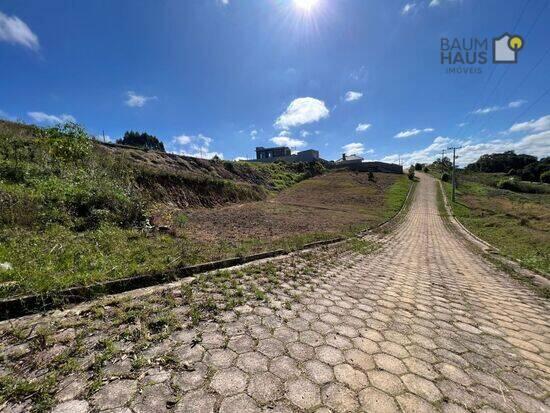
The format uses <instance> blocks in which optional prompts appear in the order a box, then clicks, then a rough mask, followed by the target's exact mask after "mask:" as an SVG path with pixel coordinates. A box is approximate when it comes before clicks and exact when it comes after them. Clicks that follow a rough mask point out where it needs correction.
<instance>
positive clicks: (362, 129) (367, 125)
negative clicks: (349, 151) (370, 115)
mask: <svg viewBox="0 0 550 413" xmlns="http://www.w3.org/2000/svg"><path fill="white" fill-rule="evenodd" d="M371 126H372V125H371V124H370V123H360V124H359V125H357V127H356V128H355V131H356V132H365V131H366V130H367V129H368V128H370V127H371Z"/></svg>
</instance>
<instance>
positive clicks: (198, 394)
mask: <svg viewBox="0 0 550 413" xmlns="http://www.w3.org/2000/svg"><path fill="white" fill-rule="evenodd" d="M215 404H216V397H215V396H214V395H212V394H209V393H206V392H205V391H204V390H195V391H192V392H189V393H186V394H184V395H183V397H182V398H181V400H180V401H179V402H178V403H177V404H176V406H175V408H174V412H175V413H213V412H214V406H215Z"/></svg>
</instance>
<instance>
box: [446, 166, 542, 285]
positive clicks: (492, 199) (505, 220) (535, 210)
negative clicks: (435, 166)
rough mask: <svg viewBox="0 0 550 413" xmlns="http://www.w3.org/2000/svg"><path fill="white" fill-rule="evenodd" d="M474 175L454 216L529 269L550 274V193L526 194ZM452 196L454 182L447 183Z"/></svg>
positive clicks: (463, 186)
mask: <svg viewBox="0 0 550 413" xmlns="http://www.w3.org/2000/svg"><path fill="white" fill-rule="evenodd" d="M479 175H481V176H480V178H479V181H478V182H476V181H475V176H474V174H469V177H468V179H462V180H459V182H462V183H461V184H460V185H459V188H458V190H457V202H455V203H451V204H452V205H451V206H452V210H453V213H454V215H455V216H456V218H457V219H458V220H460V222H462V224H464V225H465V226H466V228H468V229H469V230H470V231H471V232H473V233H474V234H475V235H477V236H478V237H480V238H481V239H483V240H485V241H487V242H489V243H490V244H492V245H494V246H495V247H497V248H498V249H499V250H500V251H501V252H502V253H503V254H504V255H507V256H509V257H511V258H514V259H516V260H518V261H520V262H521V264H522V265H524V266H525V267H527V268H530V269H533V270H538V271H541V272H543V273H546V274H548V273H550V225H549V223H548V217H549V214H550V195H549V194H524V193H516V192H511V191H507V190H501V189H497V188H494V187H492V186H489V185H487V183H490V182H492V181H493V179H494V177H490V176H489V177H488V176H484V175H487V174H479ZM443 186H444V190H445V192H446V195H447V197H448V199H449V200H450V199H451V185H450V184H449V183H443Z"/></svg>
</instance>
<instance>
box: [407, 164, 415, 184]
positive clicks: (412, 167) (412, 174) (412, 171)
mask: <svg viewBox="0 0 550 413" xmlns="http://www.w3.org/2000/svg"><path fill="white" fill-rule="evenodd" d="M414 170H415V169H414V165H411V167H410V168H409V172H408V177H409V179H410V180H411V181H412V180H413V179H414Z"/></svg>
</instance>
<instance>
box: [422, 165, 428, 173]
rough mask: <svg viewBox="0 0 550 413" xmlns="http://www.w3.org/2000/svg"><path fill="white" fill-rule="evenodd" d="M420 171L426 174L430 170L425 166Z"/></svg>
mask: <svg viewBox="0 0 550 413" xmlns="http://www.w3.org/2000/svg"><path fill="white" fill-rule="evenodd" d="M422 170H423V171H424V172H426V173H428V172H430V170H429V169H428V167H427V166H425V167H424V168H423V169H422Z"/></svg>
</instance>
